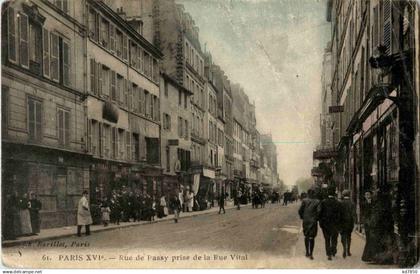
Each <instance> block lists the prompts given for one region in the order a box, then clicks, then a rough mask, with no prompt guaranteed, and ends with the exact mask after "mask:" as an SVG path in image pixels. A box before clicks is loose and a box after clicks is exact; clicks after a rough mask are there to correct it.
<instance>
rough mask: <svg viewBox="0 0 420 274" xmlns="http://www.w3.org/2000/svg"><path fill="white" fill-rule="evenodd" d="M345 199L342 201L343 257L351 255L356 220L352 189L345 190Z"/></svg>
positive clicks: (341, 232) (343, 195)
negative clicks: (351, 194)
mask: <svg viewBox="0 0 420 274" xmlns="http://www.w3.org/2000/svg"><path fill="white" fill-rule="evenodd" d="M342 197H343V200H342V201H341V229H340V236H341V243H342V245H343V258H346V257H347V256H351V252H350V245H351V233H352V232H353V228H354V224H355V222H356V207H355V205H354V203H353V202H352V201H351V200H350V191H349V190H343V192H342Z"/></svg>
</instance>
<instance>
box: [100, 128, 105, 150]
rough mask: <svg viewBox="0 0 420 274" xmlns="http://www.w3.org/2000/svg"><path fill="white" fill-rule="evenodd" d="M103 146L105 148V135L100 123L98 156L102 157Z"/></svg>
mask: <svg viewBox="0 0 420 274" xmlns="http://www.w3.org/2000/svg"><path fill="white" fill-rule="evenodd" d="M104 146H105V134H104V127H103V124H102V123H99V156H101V157H103V156H104V151H105V149H104Z"/></svg>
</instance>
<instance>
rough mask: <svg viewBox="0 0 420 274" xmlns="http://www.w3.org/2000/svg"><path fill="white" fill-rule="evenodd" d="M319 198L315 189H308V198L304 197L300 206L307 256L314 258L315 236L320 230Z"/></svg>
mask: <svg viewBox="0 0 420 274" xmlns="http://www.w3.org/2000/svg"><path fill="white" fill-rule="evenodd" d="M318 208H319V200H318V199H316V198H315V197H314V191H313V190H312V189H310V190H308V198H305V199H303V201H302V204H301V206H300V208H299V216H300V218H301V219H302V220H303V222H302V226H303V235H305V248H306V257H309V258H310V259H311V260H313V259H314V257H313V251H314V247H315V237H316V234H317V232H318Z"/></svg>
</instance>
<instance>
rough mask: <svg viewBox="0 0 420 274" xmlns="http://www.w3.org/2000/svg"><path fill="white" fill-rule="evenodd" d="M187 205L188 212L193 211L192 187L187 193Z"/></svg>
mask: <svg viewBox="0 0 420 274" xmlns="http://www.w3.org/2000/svg"><path fill="white" fill-rule="evenodd" d="M185 198H186V199H185V205H186V208H187V212H190V211H191V212H192V211H193V207H194V192H193V191H192V190H191V189H190V190H189V191H187V194H186V195H185Z"/></svg>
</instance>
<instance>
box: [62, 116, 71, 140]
mask: <svg viewBox="0 0 420 274" xmlns="http://www.w3.org/2000/svg"><path fill="white" fill-rule="evenodd" d="M64 125H65V127H64V137H65V144H66V145H69V144H70V137H71V136H70V112H68V111H65V112H64Z"/></svg>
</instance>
